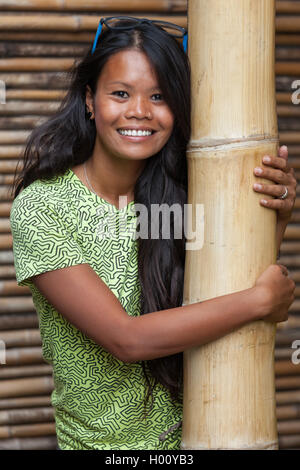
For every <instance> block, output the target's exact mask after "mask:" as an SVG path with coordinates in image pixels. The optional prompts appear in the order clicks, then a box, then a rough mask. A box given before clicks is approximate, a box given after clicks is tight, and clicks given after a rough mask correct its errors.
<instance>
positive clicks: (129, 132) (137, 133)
mask: <svg viewBox="0 0 300 470" xmlns="http://www.w3.org/2000/svg"><path fill="white" fill-rule="evenodd" d="M118 132H119V134H121V135H131V136H133V137H134V136H146V135H151V134H152V132H151V131H141V130H138V131H136V130H131V129H126V130H124V129H119V130H118Z"/></svg>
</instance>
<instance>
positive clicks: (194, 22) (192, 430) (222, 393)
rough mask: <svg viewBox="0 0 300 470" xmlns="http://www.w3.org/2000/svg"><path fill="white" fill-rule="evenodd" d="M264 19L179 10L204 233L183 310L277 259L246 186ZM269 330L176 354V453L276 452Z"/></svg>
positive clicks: (259, 92) (264, 118)
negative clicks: (179, 426)
mask: <svg viewBox="0 0 300 470" xmlns="http://www.w3.org/2000/svg"><path fill="white" fill-rule="evenodd" d="M274 20H275V4H274V1H272V0H256V1H254V2H253V1H251V0H244V1H243V2H236V1H234V0H228V1H227V2H226V5H225V4H224V2H223V1H222V0H209V1H208V0H190V1H189V4H188V29H189V51H188V53H189V57H190V60H191V67H192V135H191V140H190V142H189V145H188V150H187V159H188V172H189V191H188V202H189V203H192V204H203V207H204V208H205V215H204V217H205V226H204V244H203V247H202V248H201V249H199V250H198V251H191V250H190V251H189V250H187V252H186V268H185V282H184V300H183V303H184V304H191V303H194V302H197V301H203V300H207V299H210V298H214V297H217V296H220V295H224V294H228V293H232V292H236V291H240V290H243V289H247V288H250V287H253V286H254V284H255V281H256V279H257V277H258V276H259V274H261V273H262V272H263V271H264V270H265V269H266V268H267V266H268V265H270V264H271V263H274V262H275V261H276V239H275V223H276V214H275V212H274V213H273V211H272V212H271V211H266V210H265V208H263V207H262V206H260V205H259V198H260V195H257V194H255V193H254V192H253V191H252V190H251V188H252V184H253V183H254V181H255V176H254V175H253V169H254V167H255V166H257V165H261V164H262V161H261V160H262V157H263V155H265V154H267V153H269V154H271V155H272V154H273V155H274V154H276V153H277V145H278V130H277V122H276V99H275V82H274V79H275V74H274V55H275V54H274V51H275V24H274ZM261 44H264V47H263V48H262V47H261ZM225 116H226V119H225V118H224V117H225ZM263 182H264V183H266V184H268V181H267V180H263ZM260 227H263V229H264V230H260ZM233 266H234V269H233ZM204 267H205V268H204ZM275 331H276V326H275V325H274V324H268V323H266V322H262V321H258V322H253V323H251V324H248V325H246V326H244V327H243V328H241V329H239V330H238V331H235V332H233V333H231V334H228V335H226V336H225V337H224V338H221V339H219V340H217V341H215V342H213V343H210V344H207V345H205V346H202V347H199V348H194V349H192V350H190V351H186V352H185V353H184V408H183V430H182V444H181V447H182V449H276V448H278V438H277V429H276V414H275V384H274V342H275Z"/></svg>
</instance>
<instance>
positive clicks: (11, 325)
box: [0, 312, 39, 334]
mask: <svg viewBox="0 0 300 470" xmlns="http://www.w3.org/2000/svg"><path fill="white" fill-rule="evenodd" d="M38 323H39V322H38V317H37V314H36V313H23V312H22V313H18V314H9V315H0V334H1V331H3V330H8V329H10V330H13V329H18V328H36V327H38Z"/></svg>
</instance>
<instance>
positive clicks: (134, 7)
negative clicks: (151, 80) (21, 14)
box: [0, 0, 187, 13]
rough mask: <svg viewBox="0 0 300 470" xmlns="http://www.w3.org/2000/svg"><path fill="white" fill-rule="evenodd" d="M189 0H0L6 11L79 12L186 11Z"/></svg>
mask: <svg viewBox="0 0 300 470" xmlns="http://www.w3.org/2000/svg"><path fill="white" fill-rule="evenodd" d="M186 5H187V0H143V1H142V2H141V0H130V2H129V1H128V0H114V1H113V2H112V1H111V0H101V3H99V0H86V1H85V2H84V3H83V2H82V1H81V0H64V2H63V3H62V2H61V0H26V2H25V3H24V2H9V3H8V2H7V1H6V0H0V8H1V9H5V10H47V11H49V10H59V11H63V10H66V11H68V10H79V11H99V12H101V13H103V12H107V11H109V12H132V11H134V12H135V11H161V12H178V11H186Z"/></svg>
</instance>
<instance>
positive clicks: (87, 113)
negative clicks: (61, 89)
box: [86, 108, 93, 120]
mask: <svg viewBox="0 0 300 470" xmlns="http://www.w3.org/2000/svg"><path fill="white" fill-rule="evenodd" d="M86 115H87V117H88V119H90V120H91V116H92V115H93V113H92V112H91V111H89V109H88V108H86Z"/></svg>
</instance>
